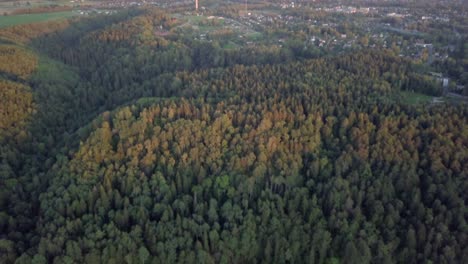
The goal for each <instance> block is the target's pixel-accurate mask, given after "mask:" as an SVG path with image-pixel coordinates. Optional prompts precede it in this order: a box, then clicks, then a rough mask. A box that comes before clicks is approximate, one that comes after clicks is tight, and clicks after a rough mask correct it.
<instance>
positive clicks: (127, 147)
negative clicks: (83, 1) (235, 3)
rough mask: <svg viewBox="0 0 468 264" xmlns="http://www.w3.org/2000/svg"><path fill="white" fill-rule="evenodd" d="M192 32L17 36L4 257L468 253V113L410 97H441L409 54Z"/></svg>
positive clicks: (147, 27)
mask: <svg viewBox="0 0 468 264" xmlns="http://www.w3.org/2000/svg"><path fill="white" fill-rule="evenodd" d="M180 24H181V22H180V21H178V20H177V19H174V18H172V17H171V16H170V15H169V14H167V13H164V12H162V11H160V10H157V9H155V10H145V11H143V10H129V11H124V12H119V13H117V14H114V15H109V16H91V17H89V18H86V19H80V20H78V19H72V20H68V21H66V22H60V23H59V22H57V21H52V22H43V24H42V26H38V25H37V24H31V25H21V26H15V27H10V28H6V29H1V30H0V37H1V38H2V42H0V143H1V144H0V159H1V160H0V187H1V189H0V259H1V262H2V263H462V262H463V259H466V258H468V225H467V219H468V210H467V207H466V203H467V202H468V195H467V193H465V191H466V190H468V180H467V177H468V152H467V149H468V107H467V105H466V104H463V103H460V104H451V103H443V104H415V105H412V104H406V103H404V100H403V98H402V93H401V91H406V90H408V91H418V92H421V93H425V94H428V95H433V96H437V95H440V94H441V92H442V91H441V89H440V88H439V87H437V86H435V85H434V84H433V83H432V82H431V81H430V80H426V79H425V78H423V77H421V75H420V74H419V73H418V71H417V67H416V66H415V65H414V64H413V62H411V61H410V60H408V59H405V58H402V57H399V56H398V55H397V54H395V52H394V51H393V50H387V49H380V50H367V49H364V50H362V51H359V52H354V53H350V54H333V55H330V56H321V57H319V58H318V57H317V54H308V53H304V52H301V49H296V48H294V47H293V46H288V45H284V46H282V47H278V46H261V45H259V46H246V47H240V48H236V49H224V48H222V47H221V46H220V45H219V43H218V42H217V41H207V40H194V39H189V38H186V37H184V35H182V34H179V33H178V26H180ZM44 25H48V26H44ZM157 30H159V31H164V32H165V34H154V32H155V31H157Z"/></svg>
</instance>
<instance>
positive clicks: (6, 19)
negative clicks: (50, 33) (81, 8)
mask: <svg viewBox="0 0 468 264" xmlns="http://www.w3.org/2000/svg"><path fill="white" fill-rule="evenodd" d="M74 15H76V13H73V12H72V11H66V12H54V13H40V14H25V15H13V16H0V28H2V27H9V26H14V25H20V24H29V23H34V22H41V21H48V20H54V19H61V18H66V17H71V16H74Z"/></svg>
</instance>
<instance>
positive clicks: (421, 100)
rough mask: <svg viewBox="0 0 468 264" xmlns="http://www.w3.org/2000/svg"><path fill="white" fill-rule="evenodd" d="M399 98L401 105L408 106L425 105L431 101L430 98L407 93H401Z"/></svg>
mask: <svg viewBox="0 0 468 264" xmlns="http://www.w3.org/2000/svg"><path fill="white" fill-rule="evenodd" d="M400 97H401V101H402V102H403V103H406V104H410V105H416V104H425V103H429V102H431V101H432V96H429V95H425V94H421V93H414V92H408V91H401V92H400Z"/></svg>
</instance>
